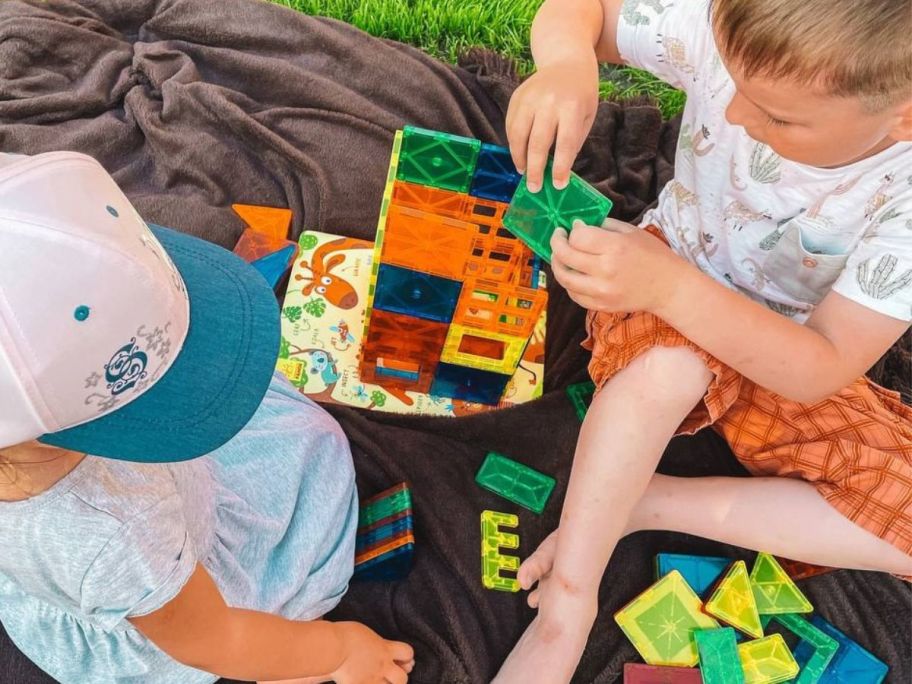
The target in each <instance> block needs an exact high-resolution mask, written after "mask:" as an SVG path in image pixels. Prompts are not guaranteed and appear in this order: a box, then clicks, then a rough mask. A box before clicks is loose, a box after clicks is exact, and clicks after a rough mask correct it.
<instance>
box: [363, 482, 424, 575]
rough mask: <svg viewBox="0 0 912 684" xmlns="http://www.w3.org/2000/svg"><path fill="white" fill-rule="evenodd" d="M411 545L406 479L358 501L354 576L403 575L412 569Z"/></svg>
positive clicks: (411, 526) (411, 528)
mask: <svg viewBox="0 0 912 684" xmlns="http://www.w3.org/2000/svg"><path fill="white" fill-rule="evenodd" d="M414 548H415V535H414V531H413V524H412V494H411V491H410V490H409V488H408V485H407V484H406V483H405V482H402V483H400V484H398V485H395V486H394V487H390V488H389V489H387V490H385V491H382V492H380V493H379V494H377V495H375V496H372V497H371V498H369V499H367V500H366V501H364V502H363V503H362V504H361V510H360V513H359V516H358V532H357V536H356V537H355V574H354V577H355V578H356V579H360V580H387V581H388V580H397V579H403V578H404V577H405V576H406V575H407V574H408V572H409V570H411V566H412V554H413V552H414Z"/></svg>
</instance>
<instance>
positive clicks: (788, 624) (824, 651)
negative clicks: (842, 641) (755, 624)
mask: <svg viewBox="0 0 912 684" xmlns="http://www.w3.org/2000/svg"><path fill="white" fill-rule="evenodd" d="M764 617H765V618H768V619H769V621H775V622H778V623H779V624H780V625H781V626H782V627H783V628H785V629H787V630H788V631H789V632H791V633H792V634H794V635H795V636H797V637H798V638H799V639H801V641H800V643H799V644H798V646H797V647H796V648H795V653H794V655H795V660H796V661H797V662H798V665H799V667H800V668H801V670H800V671H799V672H798V676H797V677H796V678H795V679H794V680H791V681H793V682H795V684H818V682H820V680H821V678H822V677H823V674H824V672H825V671H826V669H827V667H828V666H829V664H830V662H832V660H833V657H834V656H835V655H836V651H837V650H839V642H838V641H836V639H834V638H833V637H831V636H829V635H828V634H826V633H824V632H823V631H821V630H820V629H818V628H817V627H815V626H814V625H813V624H811V623H810V622H808V620H806V619H805V618H803V617H801V616H800V615H797V614H795V613H787V614H784V615H768V616H764ZM799 651H800V653H799Z"/></svg>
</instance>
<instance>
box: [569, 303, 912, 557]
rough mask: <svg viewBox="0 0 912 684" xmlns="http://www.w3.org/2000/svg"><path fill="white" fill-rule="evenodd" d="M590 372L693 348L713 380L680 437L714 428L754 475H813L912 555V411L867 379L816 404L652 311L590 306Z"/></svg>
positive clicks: (839, 503) (863, 521)
mask: <svg viewBox="0 0 912 684" xmlns="http://www.w3.org/2000/svg"><path fill="white" fill-rule="evenodd" d="M586 327H587V330H588V332H589V337H588V339H587V340H586V342H584V343H583V346H585V347H586V348H587V349H591V350H592V361H591V362H590V364H589V372H590V374H591V376H592V379H593V381H594V382H595V384H596V386H597V387H599V388H601V387H602V386H603V385H604V384H605V383H606V382H607V381H608V380H610V379H611V378H612V377H613V376H614V375H615V374H617V373H618V372H619V371H621V370H623V369H624V368H626V367H627V366H628V365H629V364H630V363H631V361H633V360H634V359H635V358H637V357H638V356H639V355H640V354H642V353H643V352H645V351H648V350H649V349H651V348H652V347H689V348H690V349H692V350H693V351H694V352H696V353H697V354H698V355H699V356H700V358H702V359H703V361H704V362H705V363H706V366H707V367H708V368H709V370H710V371H711V372H712V374H713V376H714V377H713V380H712V381H711V384H710V386H709V389H708V390H707V392H706V395H705V396H704V398H703V401H702V402H701V403H700V404H699V405H698V406H697V407H696V408H694V410H693V412H692V413H691V414H690V415H689V416H688V417H687V419H686V420H685V421H684V422H683V423H682V424H681V427H680V428H679V430H678V434H693V433H695V432H697V431H698V430H700V429H702V428H704V427H708V426H712V428H713V429H714V430H716V432H718V433H719V434H721V435H722V437H724V438H725V440H726V441H727V442H728V444H729V446H730V447H731V449H732V451H733V452H734V454H735V457H736V458H737V459H738V460H739V461H740V462H741V463H742V464H743V465H744V466H745V468H747V470H748V471H750V472H751V473H752V474H754V475H765V476H770V475H776V476H780V477H793V478H800V479H802V480H806V481H807V482H810V483H812V484H814V486H815V487H816V488H817V490H818V491H819V492H820V494H821V495H822V496H823V497H824V498H825V499H826V500H827V501H828V502H829V503H830V504H831V505H832V506H833V507H834V508H836V509H837V510H838V511H839V512H840V513H842V514H843V515H844V516H846V517H847V518H848V519H849V520H851V521H852V522H854V523H855V524H856V525H859V526H860V527H863V528H864V529H866V530H868V531H869V532H872V533H874V534H876V535H877V536H878V537H880V538H881V539H884V540H885V541H888V542H889V543H891V544H893V545H894V546H896V547H897V548H898V549H900V550H901V551H903V552H904V553H906V554H909V555H912V408H910V407H908V406H905V405H903V404H902V403H901V402H900V399H899V394H897V393H895V392H891V391H889V390H886V389H884V388H883V387H880V386H878V385H876V384H874V383H873V382H871V381H869V380H868V379H867V378H860V379H859V380H857V381H855V382H854V383H853V384H851V385H849V386H848V387H846V388H845V389H843V390H842V391H840V392H839V393H837V394H835V395H834V396H832V397H830V398H829V399H825V400H824V401H819V402H816V403H813V404H799V403H798V402H794V401H788V400H786V399H783V398H782V397H780V396H778V395H776V394H774V393H773V392H770V391H769V390H766V389H764V388H762V387H760V386H758V385H756V384H754V383H753V382H751V381H750V380H748V379H747V378H745V377H744V376H742V375H740V374H739V373H738V372H736V371H734V370H732V369H731V368H729V367H728V366H726V365H725V364H723V363H722V362H721V361H719V360H718V359H716V358H714V357H713V356H711V355H710V354H708V353H707V352H705V351H703V350H702V349H700V348H699V347H698V346H696V345H695V344H694V343H693V342H691V341H690V340H688V339H687V338H685V337H684V336H683V335H681V334H680V333H679V332H678V331H676V330H675V329H674V328H672V327H671V326H669V325H668V324H667V323H665V322H664V321H662V320H661V319H659V318H657V317H655V316H653V315H652V314H649V313H633V314H607V313H597V312H590V313H589V316H588V319H587V321H586Z"/></svg>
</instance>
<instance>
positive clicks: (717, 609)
mask: <svg viewBox="0 0 912 684" xmlns="http://www.w3.org/2000/svg"><path fill="white" fill-rule="evenodd" d="M705 610H706V612H707V613H709V614H710V615H712V616H713V617H714V618H716V619H718V620H721V621H722V622H725V623H726V624H729V625H731V626H732V627H735V628H737V629H739V630H741V631H742V632H744V633H745V634H747V635H748V636H751V637H753V638H754V639H759V638H760V637H762V636H763V627H762V626H761V625H760V614H759V613H758V612H757V601H756V600H755V599H754V592H753V589H752V587H751V582H750V577H749V576H748V574H747V564H746V563H745V562H744V561H740V560H739V561H735V563H734V564H733V565H732V567H731V569H730V570H729V571H728V572H727V573H726V574H725V576H724V577H723V578H722V580H721V581H720V582H719V584H718V586H717V587H716V589H715V590H714V591H713V593H712V595H711V596H710V598H709V600H708V601H707V602H706V606H705Z"/></svg>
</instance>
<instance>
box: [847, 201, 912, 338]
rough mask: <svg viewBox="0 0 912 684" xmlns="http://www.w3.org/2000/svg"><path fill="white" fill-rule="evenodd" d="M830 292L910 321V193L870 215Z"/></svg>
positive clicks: (911, 219)
mask: <svg viewBox="0 0 912 684" xmlns="http://www.w3.org/2000/svg"><path fill="white" fill-rule="evenodd" d="M833 291H834V292H838V293H839V294H841V295H842V296H843V297H847V298H848V299H851V300H853V301H855V302H858V303H859V304H861V305H863V306H866V307H867V308H869V309H873V310H875V311H877V312H879V313H882V314H884V315H886V316H890V317H891V318H897V319H899V320H901V321H912V196H909V197H905V198H904V199H903V200H901V201H899V202H895V203H890V204H889V205H887V206H885V207H884V208H883V209H881V211H879V212H878V214H877V215H875V216H874V217H873V220H872V222H871V225H870V226H868V229H867V231H866V232H865V235H864V237H863V238H862V239H861V242H860V243H859V244H858V246H857V247H856V248H855V251H853V252H852V254H851V255H850V256H849V259H848V261H847V262H846V267H845V270H843V272H842V274H841V275H840V276H839V278H838V279H837V280H836V282H835V283H834V284H833Z"/></svg>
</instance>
